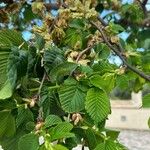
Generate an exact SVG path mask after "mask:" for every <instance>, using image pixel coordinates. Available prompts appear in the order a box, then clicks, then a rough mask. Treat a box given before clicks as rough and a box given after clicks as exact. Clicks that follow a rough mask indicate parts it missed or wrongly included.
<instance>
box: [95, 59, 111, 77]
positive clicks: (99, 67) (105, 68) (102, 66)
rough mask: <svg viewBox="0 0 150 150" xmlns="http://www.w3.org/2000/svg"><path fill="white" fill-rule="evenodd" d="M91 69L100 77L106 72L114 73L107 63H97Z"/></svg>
mask: <svg viewBox="0 0 150 150" xmlns="http://www.w3.org/2000/svg"><path fill="white" fill-rule="evenodd" d="M92 69H93V70H94V72H98V73H100V74H101V75H103V74H105V73H106V72H114V68H113V67H112V66H111V65H110V64H109V62H108V61H99V62H98V63H96V64H94V65H93V66H92Z"/></svg>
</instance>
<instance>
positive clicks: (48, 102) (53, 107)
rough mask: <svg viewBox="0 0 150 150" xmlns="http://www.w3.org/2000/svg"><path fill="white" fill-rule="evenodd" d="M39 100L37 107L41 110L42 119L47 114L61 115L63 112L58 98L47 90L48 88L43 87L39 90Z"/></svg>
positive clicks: (51, 91)
mask: <svg viewBox="0 0 150 150" xmlns="http://www.w3.org/2000/svg"><path fill="white" fill-rule="evenodd" d="M40 95H41V100H40V101H39V107H42V108H43V117H44V119H45V118H46V117H47V116H48V115H49V114H55V115H63V114H64V112H63V111H62V109H61V107H60V103H59V101H58V98H57V96H56V94H55V92H54V91H53V90H49V87H47V86H43V88H42V90H41V93H40Z"/></svg>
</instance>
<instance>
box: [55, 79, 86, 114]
mask: <svg viewBox="0 0 150 150" xmlns="http://www.w3.org/2000/svg"><path fill="white" fill-rule="evenodd" d="M82 88H83V91H82ZM58 93H59V98H60V103H61V106H62V108H63V110H64V111H65V112H69V113H73V112H79V111H81V110H83V109H84V101H85V92H84V86H81V85H80V84H79V83H78V82H77V81H76V83H75V84H70V85H67V84H64V85H62V86H61V88H60V89H59V91H58Z"/></svg>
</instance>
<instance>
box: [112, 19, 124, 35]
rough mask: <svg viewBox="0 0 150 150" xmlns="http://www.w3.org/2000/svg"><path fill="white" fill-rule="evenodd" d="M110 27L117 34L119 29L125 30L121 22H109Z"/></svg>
mask: <svg viewBox="0 0 150 150" xmlns="http://www.w3.org/2000/svg"><path fill="white" fill-rule="evenodd" d="M109 27H110V28H111V31H112V32H113V33H115V34H117V33H119V31H124V28H123V27H122V26H121V25H119V24H114V23H113V22H110V23H109Z"/></svg>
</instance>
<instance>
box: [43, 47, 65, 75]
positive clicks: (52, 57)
mask: <svg viewBox="0 0 150 150" xmlns="http://www.w3.org/2000/svg"><path fill="white" fill-rule="evenodd" d="M64 60H65V59H64V55H63V51H62V50H61V49H59V48H58V47H56V46H51V47H50V48H49V49H46V50H45V52H44V56H43V61H44V67H45V69H46V70H47V72H48V74H49V73H50V71H51V70H52V69H53V68H55V67H56V66H58V65H59V64H61V63H62V62H64Z"/></svg>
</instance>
